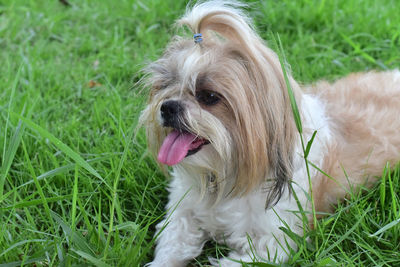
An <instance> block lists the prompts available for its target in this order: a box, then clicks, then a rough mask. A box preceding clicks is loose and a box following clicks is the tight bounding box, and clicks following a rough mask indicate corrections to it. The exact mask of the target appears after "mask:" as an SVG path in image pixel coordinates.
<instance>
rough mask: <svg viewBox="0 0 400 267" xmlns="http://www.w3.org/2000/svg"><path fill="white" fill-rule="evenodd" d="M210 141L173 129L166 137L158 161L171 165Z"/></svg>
mask: <svg viewBox="0 0 400 267" xmlns="http://www.w3.org/2000/svg"><path fill="white" fill-rule="evenodd" d="M208 143H209V141H208V140H206V139H203V138H201V137H199V136H196V135H194V134H192V133H189V132H181V131H178V130H173V131H172V132H171V133H169V134H168V135H167V137H165V139H164V142H163V144H162V145H161V148H160V151H159V152H158V157H157V159H158V161H159V162H161V163H163V164H167V165H169V166H172V165H175V164H178V163H179V162H181V161H182V160H183V159H184V158H185V157H187V156H190V155H193V154H195V153H197V152H198V151H200V149H201V148H202V146H203V145H205V144H208Z"/></svg>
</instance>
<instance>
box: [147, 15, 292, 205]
mask: <svg viewBox="0 0 400 267" xmlns="http://www.w3.org/2000/svg"><path fill="white" fill-rule="evenodd" d="M195 19H196V18H191V17H184V18H183V19H182V20H181V23H182V24H186V25H189V27H190V28H192V29H195V30H194V32H201V33H202V34H203V36H204V40H203V41H202V42H201V43H195V42H193V40H191V39H189V40H188V39H184V38H180V37H176V38H175V39H174V40H173V41H172V42H171V43H170V44H169V46H168V47H167V48H166V51H165V52H164V55H163V56H162V57H161V58H160V59H159V60H157V61H156V62H154V63H152V64H151V65H150V66H149V67H148V69H147V72H148V81H147V82H148V85H149V86H150V87H151V92H150V99H149V104H148V106H147V107H146V109H145V110H144V111H143V113H142V116H141V120H142V122H143V123H144V124H145V125H146V129H147V138H148V143H149V148H150V150H151V151H152V152H153V153H154V154H155V155H156V157H157V159H158V161H159V162H160V163H162V164H167V165H170V166H177V167H178V168H184V169H185V168H186V169H188V170H189V169H190V170H191V171H195V172H197V173H204V174H208V173H212V174H214V175H215V177H216V178H217V182H218V185H219V186H221V187H223V185H226V184H229V186H228V187H227V191H226V192H233V195H234V194H243V193H247V192H249V191H251V190H252V189H254V188H255V187H257V186H259V185H260V184H261V183H263V182H265V181H266V180H267V179H270V180H271V181H272V184H271V186H272V190H270V200H273V199H276V198H277V197H279V196H280V194H281V193H282V190H283V187H284V185H285V184H286V182H287V180H288V179H290V175H291V156H290V155H291V152H292V151H291V149H292V145H293V136H294V124H293V121H292V117H291V110H290V105H289V102H288V99H287V91H286V87H285V81H284V79H283V74H282V71H281V68H280V64H279V61H278V59H277V56H276V54H275V53H274V52H272V50H270V49H269V48H267V47H266V46H265V45H264V44H263V42H262V41H261V40H260V38H259V37H258V36H257V35H256V34H255V33H254V32H253V31H252V29H251V27H249V25H248V24H247V22H245V21H240V20H241V18H233V17H230V16H229V15H224V14H214V15H211V16H207V17H206V18H203V19H202V20H201V22H197V24H196V23H195V24H196V25H197V26H195V25H193V23H194V22H193V20H195ZM238 20H239V21H238ZM239 23H241V25H238V24H239ZM201 25H203V26H201ZM221 25H222V26H223V27H222V26H221ZM196 27H197V29H196ZM215 33H217V34H218V35H216V34H215Z"/></svg>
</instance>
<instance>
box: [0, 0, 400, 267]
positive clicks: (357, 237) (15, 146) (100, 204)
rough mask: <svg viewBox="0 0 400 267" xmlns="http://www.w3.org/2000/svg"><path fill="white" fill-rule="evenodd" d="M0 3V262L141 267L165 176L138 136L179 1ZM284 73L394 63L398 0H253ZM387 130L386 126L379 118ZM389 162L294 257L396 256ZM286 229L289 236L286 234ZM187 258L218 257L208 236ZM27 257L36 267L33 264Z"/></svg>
mask: <svg viewBox="0 0 400 267" xmlns="http://www.w3.org/2000/svg"><path fill="white" fill-rule="evenodd" d="M70 2H71V6H70V7H67V6H63V5H62V4H60V3H59V2H58V1H44V0H43V1H40V0H37V1H33V0H31V1H23V0H16V1H12V0H0V63H1V64H0V149H1V151H0V164H1V168H0V266H1V267H3V266H139V265H143V264H144V263H145V262H148V261H150V260H151V258H152V254H153V241H152V236H153V234H154V225H155V222H157V221H159V219H160V217H161V216H162V215H163V207H164V205H165V202H166V199H167V194H166V190H165V187H166V184H167V182H166V180H165V178H164V177H163V175H162V173H161V172H160V171H159V170H158V168H157V165H156V163H155V161H154V160H153V159H151V157H150V156H149V155H148V154H147V153H146V145H145V139H144V134H143V131H139V133H138V135H137V137H136V138H133V135H134V134H135V128H136V125H137V119H138V115H139V113H140V110H141V109H142V108H143V107H144V105H145V101H146V90H144V91H141V90H140V88H138V87H137V86H135V82H137V81H138V79H139V78H140V74H138V73H139V70H140V69H141V68H142V67H143V66H144V65H145V64H146V62H149V61H151V60H154V59H156V58H157V57H158V56H159V55H160V54H161V52H162V49H163V47H164V46H165V45H166V43H167V42H168V40H169V38H170V37H171V35H172V34H173V32H174V31H173V30H172V28H171V24H172V23H173V21H174V20H175V19H176V18H177V17H179V16H180V15H181V14H182V13H183V10H184V8H185V3H184V2H180V1H175V0H163V1H162V0H154V1H143V0H142V1H139V0H136V1H135V0H132V1H127V0H121V1H111V0H109V1H94V0H92V1H77V0H71V1H70ZM252 5H253V8H252V9H251V15H252V16H253V17H254V18H255V23H256V25H257V27H258V29H259V32H260V34H261V35H262V37H263V38H265V39H266V40H267V41H269V42H270V43H272V42H273V41H272V40H273V35H272V34H276V33H279V36H280V39H281V41H282V45H283V49H284V51H285V55H286V58H287V60H288V62H289V63H290V64H291V67H292V73H293V75H294V77H295V78H296V79H297V80H299V81H301V82H312V81H315V80H317V79H320V78H326V79H329V80H331V79H335V78H337V77H340V76H343V75H345V74H347V73H349V72H354V71H366V70H370V69H379V70H382V69H386V68H387V69H393V68H399V67H400V48H399V47H400V17H399V16H398V12H397V10H400V2H399V1H396V0H382V1H375V0H332V1H323V0H322V1H317V0H304V1H291V0H282V1H272V0H270V1H263V3H259V2H254V3H253V4H252ZM389 127H390V126H389ZM399 173H400V169H399V168H398V167H397V168H394V172H392V173H391V172H389V171H385V172H384V174H383V177H384V179H383V180H382V182H380V183H378V184H377V186H376V188H375V189H373V190H369V191H367V190H364V191H363V192H362V194H361V195H358V194H357V195H356V196H351V197H349V199H348V200H347V201H346V202H345V203H343V204H339V206H338V208H337V211H336V212H335V213H334V214H333V215H330V216H328V217H326V218H325V219H323V220H321V221H320V223H319V227H318V228H317V229H316V230H315V231H311V232H310V233H308V236H309V237H310V240H311V242H310V243H305V242H303V239H302V238H299V242H300V249H299V251H298V252H293V259H292V261H291V262H290V264H291V265H298V266H307V265H309V266H312V265H319V266H328V265H346V266H347V265H349V266H362V265H365V266H398V265H400V252H399V251H400V245H399V244H400V223H399V218H400V197H399V194H400V182H399V176H400V175H399ZM289 234H290V233H289ZM206 247H207V248H206V250H205V253H204V255H202V256H201V257H200V258H199V259H197V260H196V261H193V264H194V265H199V266H201V265H204V264H206V263H207V256H212V257H216V256H221V254H223V253H225V252H226V248H225V247H223V246H222V247H221V246H217V245H216V244H214V243H209V244H208V245H207V246H206ZM33 263H34V264H33Z"/></svg>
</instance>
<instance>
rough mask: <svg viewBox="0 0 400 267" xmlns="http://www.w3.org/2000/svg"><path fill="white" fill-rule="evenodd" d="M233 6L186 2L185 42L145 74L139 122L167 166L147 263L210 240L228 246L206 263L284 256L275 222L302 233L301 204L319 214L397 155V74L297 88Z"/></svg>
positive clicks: (183, 256) (175, 259)
mask: <svg viewBox="0 0 400 267" xmlns="http://www.w3.org/2000/svg"><path fill="white" fill-rule="evenodd" d="M242 7H243V5H242V4H241V3H238V2H225V1H209V2H200V3H198V4H196V5H194V6H193V7H192V8H191V9H189V10H188V11H187V12H186V14H185V15H184V16H183V17H182V18H181V19H179V20H178V24H179V25H185V26H187V27H188V28H189V29H190V30H191V32H192V33H193V34H194V35H193V37H194V39H192V38H185V37H181V36H175V37H174V38H173V39H172V41H171V43H170V44H169V45H168V47H167V48H166V50H165V52H164V54H163V56H162V57H161V58H160V59H158V60H157V61H155V62H154V63H152V64H150V66H149V67H148V68H147V70H146V71H147V74H148V75H147V80H146V81H147V85H149V87H151V92H150V99H149V103H148V106H147V107H146V108H145V110H144V111H143V112H142V115H141V122H142V123H143V124H144V125H145V127H146V132H147V138H148V145H149V149H150V151H152V152H153V153H154V154H155V156H156V158H157V159H158V161H159V162H160V163H161V164H166V165H168V166H172V172H171V176H172V180H171V182H170V186H169V192H170V194H169V203H168V205H167V215H166V218H165V220H164V221H162V222H161V223H159V224H158V226H157V229H158V233H157V246H156V250H155V258H154V261H153V262H151V263H149V264H148V265H149V266H184V265H185V264H186V263H187V262H188V261H190V260H191V259H193V258H195V257H196V256H198V255H199V254H200V253H201V250H202V246H203V244H204V243H205V242H206V241H207V240H209V239H214V240H216V241H217V242H218V241H220V242H224V243H225V244H227V245H228V246H230V247H231V248H232V252H230V254H229V255H228V256H227V258H224V259H222V260H219V261H216V260H211V262H212V264H215V265H220V266H235V265H240V264H239V263H238V262H240V261H242V262H251V261H252V260H254V259H267V260H275V261H285V260H287V258H288V253H289V252H288V251H289V247H294V243H293V242H292V241H291V240H290V238H288V237H287V236H286V235H285V234H284V232H283V231H282V230H280V227H282V226H285V225H286V226H289V227H290V228H291V230H292V231H293V232H295V233H298V234H302V233H303V227H302V221H301V216H299V214H298V212H297V213H296V212H295V211H299V205H301V208H302V209H303V210H304V211H306V212H309V213H310V211H311V210H312V206H314V208H315V210H316V211H317V212H328V211H329V210H330V208H331V205H332V204H336V203H337V200H338V199H341V198H344V197H345V195H346V193H348V192H349V190H350V188H353V187H357V185H363V186H364V185H366V186H368V185H370V184H372V183H373V182H374V180H373V179H372V178H374V176H376V175H379V174H380V173H381V170H382V168H383V167H384V166H385V164H386V163H387V162H390V163H391V164H395V163H397V161H398V160H400V134H399V132H398V130H399V129H400V116H399V112H400V108H399V103H400V72H399V71H398V70H394V71H388V72H379V73H378V72H368V73H357V74H351V75H349V76H348V77H346V78H343V79H340V80H338V81H336V82H334V83H329V82H325V81H322V82H318V83H316V84H314V85H310V86H302V87H301V86H300V85H299V84H298V83H297V82H296V81H295V80H294V79H293V78H292V77H291V76H290V74H288V79H287V80H286V81H285V76H284V73H283V69H282V67H281V64H280V61H279V58H278V56H277V54H276V53H275V52H274V51H272V50H271V49H270V48H268V47H267V46H266V44H265V42H264V41H263V40H262V39H261V38H260V37H259V36H258V35H257V33H256V31H255V30H254V27H253V25H252V23H251V20H250V19H249V18H248V17H247V16H246V15H245V14H244V12H243V10H242ZM286 82H288V83H290V87H291V91H288V88H287V87H288V86H287V83H286ZM290 92H293V94H292V95H293V96H294V98H295V100H296V102H297V106H298V110H299V114H300V118H301V121H302V128H303V131H302V132H301V134H302V135H300V134H299V132H298V129H297V128H296V124H295V120H294V115H293V114H294V113H293V112H292V106H291V101H290V96H291V94H290ZM315 131H316V135H315V138H314V139H313V142H312V146H311V149H310V150H309V151H308V153H307V160H308V162H310V163H312V165H311V166H309V174H308V173H307V168H306V164H305V160H304V156H305V153H304V152H305V150H304V149H303V146H302V144H301V136H302V138H303V140H305V142H307V141H308V140H310V139H311V137H312V136H313V134H314V132H315ZM316 166H317V167H318V168H315V167H316ZM319 169H320V170H323V172H321V171H320V170H319ZM308 177H310V178H311V179H310V180H309V179H308ZM294 195H295V196H296V197H294ZM310 196H312V198H313V200H314V202H313V203H314V205H312V201H311V197H310ZM297 201H298V202H297ZM249 240H250V241H249Z"/></svg>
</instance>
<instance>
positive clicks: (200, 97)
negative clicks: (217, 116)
mask: <svg viewBox="0 0 400 267" xmlns="http://www.w3.org/2000/svg"><path fill="white" fill-rule="evenodd" d="M196 99H197V101H199V103H200V104H203V105H206V106H212V105H215V104H217V103H218V102H219V101H220V100H221V96H220V95H219V94H218V93H216V92H213V91H210V90H201V91H199V92H196Z"/></svg>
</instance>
